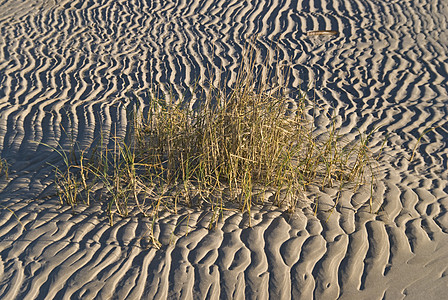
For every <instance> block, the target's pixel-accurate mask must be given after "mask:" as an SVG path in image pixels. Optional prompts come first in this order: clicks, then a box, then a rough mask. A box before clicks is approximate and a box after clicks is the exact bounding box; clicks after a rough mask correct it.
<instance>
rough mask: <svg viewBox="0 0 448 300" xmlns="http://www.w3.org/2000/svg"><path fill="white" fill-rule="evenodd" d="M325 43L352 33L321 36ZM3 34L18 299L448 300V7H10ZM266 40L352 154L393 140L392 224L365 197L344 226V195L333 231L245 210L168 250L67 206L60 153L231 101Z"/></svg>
mask: <svg viewBox="0 0 448 300" xmlns="http://www.w3.org/2000/svg"><path fill="white" fill-rule="evenodd" d="M190 2H191V4H189V3H190ZM317 30H332V31H337V34H331V35H330V34H327V35H319V34H308V35H307V32H310V31H317ZM0 31H1V32H0V154H1V157H2V158H5V159H6V160H7V161H8V162H9V164H10V174H9V175H10V176H9V178H8V179H7V178H6V177H5V176H3V177H2V178H1V179H0V205H1V206H0V208H1V210H0V299H69V298H70V299H164V298H169V299H179V298H180V299H191V298H195V299H196V298H198V299H217V298H222V299H245V298H247V299H255V298H257V299H267V298H277V299H312V298H315V299H337V298H340V299H403V298H406V299H443V298H444V297H445V296H446V293H447V292H448V270H447V268H448V234H447V233H448V214H447V207H448V187H447V184H448V165H447V164H448V149H447V147H446V145H447V141H448V131H447V130H448V124H447V117H448V110H447V107H448V106H447V103H448V85H447V78H448V74H447V72H448V71H447V70H448V57H447V54H448V3H447V2H446V1H445V0H401V1H395V0H382V1H377V0H354V1H353V0H338V1H282V0H274V1H213V0H205V1H171V0H167V1H141V0H132V1H121V0H120V1H107V0H104V1H100V0H92V1H81V0H62V1H46V0H24V1H13V0H3V1H1V2H0ZM254 35H257V36H258V38H257V47H258V48H259V49H260V54H259V55H260V57H266V56H269V57H271V59H272V61H277V62H278V63H279V64H278V65H277V66H280V65H281V64H285V65H288V66H290V68H291V75H292V77H291V79H290V81H289V82H287V83H286V84H287V85H288V86H289V87H291V88H309V89H310V90H312V93H311V94H312V95H315V96H314V97H315V99H314V100H315V101H316V102H317V103H319V104H320V105H321V107H322V108H323V109H324V111H325V112H328V113H330V114H334V115H337V116H338V117H337V118H336V122H337V125H338V126H340V127H341V132H342V133H344V134H346V135H347V138H355V137H356V136H357V134H358V130H360V131H362V132H369V131H371V130H373V129H374V128H377V131H376V133H375V134H374V135H373V141H372V149H373V150H374V151H376V152H378V151H379V149H380V148H381V144H382V143H383V141H384V139H385V138H386V137H387V141H386V143H385V144H384V149H383V151H384V152H383V153H384V155H383V157H382V159H381V160H380V165H379V167H378V183H377V187H376V189H375V192H374V198H373V211H374V212H377V213H371V212H370V207H369V205H367V204H368V202H369V193H368V191H366V190H361V191H360V193H358V194H355V195H353V194H352V193H350V192H344V193H343V194H342V197H341V199H340V202H339V204H338V206H337V209H336V210H335V211H334V212H333V213H332V214H331V215H330V216H329V213H328V212H326V210H327V209H328V208H329V207H331V205H332V204H333V203H334V202H333V201H334V196H335V190H332V189H326V190H323V191H316V192H313V193H310V195H308V199H310V202H313V201H316V200H318V201H319V203H320V206H319V211H318V213H317V215H314V213H313V210H312V207H311V205H310V204H309V203H305V204H303V207H301V208H299V209H298V210H297V211H296V213H295V214H293V215H290V214H287V213H285V212H284V211H283V210H281V209H276V208H273V207H258V208H254V210H253V212H252V227H248V216H247V214H245V215H242V214H241V213H236V212H230V211H229V212H226V214H225V215H224V218H223V220H222V222H220V223H219V224H218V225H217V227H216V228H215V229H214V230H211V231H210V230H208V229H207V227H208V225H209V222H210V218H211V216H210V214H207V213H205V212H201V211H197V210H194V209H187V208H183V209H181V210H180V211H179V213H178V214H177V215H174V214H172V213H168V212H164V213H162V214H161V216H160V220H159V223H157V225H156V226H155V232H154V234H155V236H156V237H157V238H158V240H159V241H160V243H161V248H160V249H157V248H156V247H154V245H153V244H152V243H151V241H149V240H148V239H147V237H148V234H147V228H148V224H149V220H146V219H144V218H139V217H138V216H133V217H131V218H128V219H123V220H118V222H117V224H116V225H115V226H114V227H110V226H109V225H108V220H107V217H106V215H105V214H104V212H103V210H102V209H101V207H100V206H99V205H98V204H93V205H91V206H90V207H84V206H80V207H78V208H77V210H76V213H73V212H72V210H71V209H70V208H69V207H66V206H64V207H61V206H60V205H59V200H58V197H57V196H56V195H55V193H54V185H52V178H53V171H52V170H53V167H52V166H51V165H50V164H53V165H59V166H60V165H61V158H60V157H59V155H58V154H57V153H55V151H53V150H52V149H51V148H49V147H47V146H44V145H43V144H48V145H50V146H53V147H58V146H59V145H60V146H61V147H68V146H69V145H70V143H71V142H72V141H76V142H78V143H80V145H82V146H85V147H87V146H88V145H90V144H91V143H92V141H93V139H95V138H96V137H98V136H99V134H100V132H101V131H103V133H104V134H105V139H107V140H109V139H111V137H112V136H113V135H115V134H117V135H119V136H123V135H124V134H125V133H126V129H127V128H128V121H127V118H126V110H127V109H128V108H129V107H131V106H133V105H136V104H137V103H138V104H139V105H141V106H144V104H146V103H147V99H148V91H149V90H150V88H151V87H152V86H153V85H154V84H157V83H162V84H169V85H167V86H164V87H162V89H163V91H164V92H169V91H170V90H172V92H173V93H174V94H176V93H178V94H182V93H184V92H185V91H187V94H188V93H190V94H194V90H193V89H192V88H191V86H192V85H193V84H194V83H195V82H196V81H198V82H199V85H200V86H203V87H206V85H207V82H206V79H207V78H208V76H209V75H210V74H212V75H213V76H215V77H214V78H215V83H219V82H226V84H228V85H229V86H230V85H231V84H232V82H234V80H235V67H236V66H237V65H238V63H239V60H240V55H241V51H242V49H243V48H244V47H245V45H246V43H247V41H248V40H249V39H250V38H251V37H253V36H254ZM134 94H135V95H138V97H135V96H133V95H134ZM192 99H193V100H192V103H191V104H192V105H193V104H194V97H193V98H192ZM145 101H146V102H145ZM326 122H327V121H326V120H325V118H320V117H318V118H316V126H318V128H324V127H325V125H327V123H326ZM61 125H62V126H61ZM432 126H437V128H435V129H434V130H432V131H430V132H428V133H427V134H426V135H425V136H423V138H422V139H421V141H420V142H421V143H420V145H419V146H418V147H417V150H416V154H415V158H414V160H413V161H412V162H410V161H409V158H410V156H411V154H412V149H413V148H414V146H415V145H416V143H417V141H418V139H419V137H420V135H421V134H422V133H423V132H424V131H425V129H427V128H430V127H432ZM62 128H65V129H68V130H66V131H64V130H63V129H62ZM7 208H8V209H7ZM327 218H328V221H326V219H327ZM19 221H20V222H19ZM187 232H188V234H187V235H186V233H187Z"/></svg>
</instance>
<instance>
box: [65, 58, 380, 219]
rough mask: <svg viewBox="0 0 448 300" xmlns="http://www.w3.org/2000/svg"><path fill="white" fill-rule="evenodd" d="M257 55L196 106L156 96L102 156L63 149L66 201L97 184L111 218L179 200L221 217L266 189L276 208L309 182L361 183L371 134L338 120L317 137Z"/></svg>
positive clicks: (366, 174)
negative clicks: (349, 131)
mask: <svg viewBox="0 0 448 300" xmlns="http://www.w3.org/2000/svg"><path fill="white" fill-rule="evenodd" d="M254 54H255V52H250V53H248V54H247V55H245V59H244V61H243V63H242V65H241V66H240V69H239V73H238V76H237V79H236V82H235V84H234V85H233V87H232V89H231V91H230V92H228V91H226V89H222V88H219V87H218V88H216V87H213V86H212V85H210V88H209V92H208V93H204V97H203V99H201V100H202V101H201V105H200V106H199V107H198V108H197V109H195V110H192V109H189V108H188V107H187V106H185V105H182V104H179V105H173V104H169V103H167V102H166V101H165V100H163V99H159V98H157V97H153V98H152V99H150V100H151V101H150V105H149V108H148V113H147V114H145V115H144V116H142V115H138V116H137V115H134V117H133V122H134V126H133V135H132V138H131V139H130V140H128V141H125V142H124V141H119V140H118V139H117V140H116V142H115V143H114V147H113V149H108V148H106V147H104V145H103V141H102V140H101V142H100V145H99V146H98V149H97V150H96V151H91V152H93V153H96V154H95V155H93V156H92V157H90V158H88V159H87V158H86V157H85V155H84V152H81V155H80V158H79V159H78V160H77V161H76V163H72V162H70V161H69V159H68V157H67V155H66V154H64V153H61V155H62V156H63V157H64V160H65V170H64V171H61V170H59V169H57V170H56V175H57V176H56V178H57V179H56V183H57V186H58V189H59V191H60V195H61V201H63V202H66V203H68V204H70V205H72V206H73V205H75V204H76V203H78V202H79V201H80V199H81V198H82V199H83V200H82V201H84V202H85V203H86V204H88V203H89V202H90V198H91V196H90V194H91V192H92V191H93V190H96V189H100V190H101V191H102V197H103V198H105V199H107V212H108V214H109V216H110V219H111V223H113V216H114V215H119V216H121V217H126V216H128V215H129V213H130V211H131V209H132V208H133V207H137V209H138V210H139V211H140V212H141V213H143V214H144V215H152V216H154V218H156V217H157V213H158V211H159V210H160V209H161V208H166V209H172V210H173V211H176V210H177V207H178V204H179V202H183V203H185V204H186V205H194V204H197V205H201V204H206V205H208V206H209V207H210V210H211V212H213V214H214V217H213V218H212V220H214V221H213V222H215V221H216V220H218V219H219V214H220V213H221V212H222V210H223V209H225V208H226V207H227V206H228V204H229V203H236V204H237V205H238V206H239V208H240V209H241V210H242V211H247V212H249V214H250V211H251V207H252V205H254V204H255V203H258V202H260V201H258V200H260V199H261V202H262V199H263V197H262V196H263V192H264V191H266V190H267V189H269V190H274V191H275V193H274V195H275V196H274V198H273V199H272V202H273V204H275V205H278V206H286V207H288V209H289V210H291V211H292V210H294V208H295V207H296V204H297V201H298V199H299V196H300V194H301V193H303V192H304V190H305V189H306V187H307V186H308V185H320V186H334V185H338V186H340V187H345V186H347V184H349V183H350V184H351V185H352V187H353V188H355V189H356V188H357V187H358V186H359V185H361V184H363V183H364V182H365V181H366V180H368V179H371V178H372V174H373V169H372V162H373V159H372V155H371V153H370V151H369V148H368V147H367V144H368V140H369V138H370V135H367V136H362V135H361V138H360V139H359V141H358V142H355V143H344V142H342V137H341V136H340V135H339V134H338V129H337V128H336V125H335V123H334V122H332V126H330V128H328V134H327V136H328V138H326V139H325V140H323V141H318V139H317V138H316V137H315V136H314V134H313V127H312V126H311V122H309V121H307V114H306V110H305V108H306V99H305V95H304V94H301V95H300V96H299V98H298V99H294V101H292V100H291V99H289V98H288V97H287V92H286V90H285V89H284V88H283V87H281V86H274V87H272V86H268V85H267V84H264V83H263V82H258V81H257V78H260V76H261V71H259V72H257V71H256V70H257V68H256V64H255V59H254ZM291 104H294V105H292V106H291ZM257 199H258V200H257ZM131 204H132V205H131ZM211 222H212V221H211Z"/></svg>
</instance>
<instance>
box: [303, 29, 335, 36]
mask: <svg viewBox="0 0 448 300" xmlns="http://www.w3.org/2000/svg"><path fill="white" fill-rule="evenodd" d="M337 34H338V32H337V31H336V30H314V31H307V33H306V35H307V36H313V35H337Z"/></svg>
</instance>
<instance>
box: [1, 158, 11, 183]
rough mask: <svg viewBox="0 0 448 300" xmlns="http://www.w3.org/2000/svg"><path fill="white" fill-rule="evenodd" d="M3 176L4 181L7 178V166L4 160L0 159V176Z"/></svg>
mask: <svg viewBox="0 0 448 300" xmlns="http://www.w3.org/2000/svg"><path fill="white" fill-rule="evenodd" d="M3 175H4V176H5V178H6V179H8V177H9V165H8V162H7V161H6V159H4V158H1V159H0V176H3Z"/></svg>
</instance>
